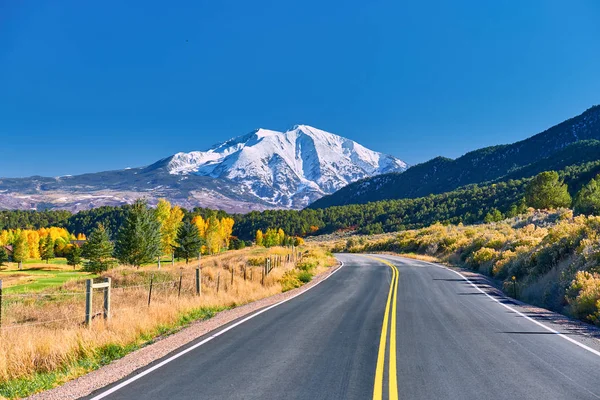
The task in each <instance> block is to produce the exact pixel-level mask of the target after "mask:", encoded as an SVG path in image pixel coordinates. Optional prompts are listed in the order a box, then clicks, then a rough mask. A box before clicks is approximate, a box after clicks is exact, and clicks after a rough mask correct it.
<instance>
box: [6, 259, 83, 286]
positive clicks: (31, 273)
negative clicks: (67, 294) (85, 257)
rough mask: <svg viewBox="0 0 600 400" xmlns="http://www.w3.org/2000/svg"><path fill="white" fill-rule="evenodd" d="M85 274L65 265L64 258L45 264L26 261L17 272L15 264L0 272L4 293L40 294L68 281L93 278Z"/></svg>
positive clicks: (39, 261) (37, 261)
mask: <svg viewBox="0 0 600 400" xmlns="http://www.w3.org/2000/svg"><path fill="white" fill-rule="evenodd" d="M94 277H95V275H91V274H89V273H87V272H82V271H80V270H79V269H76V270H74V269H73V267H71V266H68V265H67V261H66V260H65V259H64V258H55V259H53V260H51V261H50V263H48V264H46V262H45V261H41V260H28V261H26V262H24V263H23V269H22V270H19V268H18V265H17V264H16V263H9V265H8V266H5V267H4V269H3V270H2V271H0V279H2V283H3V287H4V292H5V293H23V292H40V291H44V290H46V289H49V288H53V287H57V286H61V285H62V284H64V283H66V282H68V281H70V280H83V279H89V278H94Z"/></svg>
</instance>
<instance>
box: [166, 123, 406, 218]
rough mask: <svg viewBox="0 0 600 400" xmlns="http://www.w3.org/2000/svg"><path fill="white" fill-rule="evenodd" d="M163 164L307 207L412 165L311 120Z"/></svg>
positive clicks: (255, 133)
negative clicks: (313, 124) (315, 125)
mask: <svg viewBox="0 0 600 400" xmlns="http://www.w3.org/2000/svg"><path fill="white" fill-rule="evenodd" d="M158 165H159V166H163V165H166V168H167V170H168V172H169V173H170V174H174V175H197V176H207V177H211V178H215V179H224V180H229V181H233V182H235V183H236V184H238V185H239V187H238V191H240V192H245V193H247V194H251V195H253V196H256V197H258V198H260V199H261V200H263V201H264V202H266V203H268V204H271V205H273V206H277V207H284V208H301V207H304V206H306V205H308V204H310V203H311V202H312V201H314V200H316V199H318V198H320V197H322V196H323V195H325V194H329V193H333V192H335V191H336V190H338V189H340V188H342V187H344V186H346V185H347V184H348V183H351V182H355V181H357V180H359V179H362V178H366V177H371V176H374V175H379V174H383V173H387V172H394V171H395V172H399V171H404V170H405V169H406V168H407V165H406V163H405V162H403V161H401V160H399V159H397V158H395V157H392V156H389V155H385V154H381V153H378V152H376V151H372V150H369V149H367V148H366V147H364V146H361V145H360V144H358V143H356V142H354V141H352V140H349V139H346V138H343V137H341V136H338V135H335V134H333V133H329V132H325V131H323V130H320V129H316V128H313V127H311V126H307V125H296V126H294V127H293V128H292V129H291V130H288V131H286V132H278V131H272V130H268V129H257V130H255V131H253V132H251V133H249V134H247V135H244V136H241V137H238V138H234V139H231V140H228V141H226V142H224V143H221V144H219V145H216V146H213V147H212V148H211V149H209V150H207V151H193V152H190V153H177V154H175V155H174V156H172V157H169V158H167V159H165V160H162V161H160V162H159V163H158Z"/></svg>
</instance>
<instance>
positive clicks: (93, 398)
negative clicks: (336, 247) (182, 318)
mask: <svg viewBox="0 0 600 400" xmlns="http://www.w3.org/2000/svg"><path fill="white" fill-rule="evenodd" d="M343 266H344V262H343V261H340V266H339V267H338V268H337V269H335V270H334V271H333V272H332V273H330V274H329V275H327V276H326V277H325V278H323V279H322V280H320V281H319V282H317V283H315V284H314V285H313V286H311V287H309V288H307V289H305V290H303V291H301V292H299V293H296V294H295V295H293V296H292V297H290V298H288V299H285V300H282V301H280V302H279V303H275V304H273V305H270V306H269V307H267V308H264V309H262V310H260V311H258V312H256V313H254V314H252V315H250V316H248V317H246V318H244V319H242V320H241V321H238V322H236V323H235V324H233V325H230V326H228V327H227V328H225V329H223V330H220V331H219V332H217V333H214V334H213V335H211V336H209V337H207V338H206V339H204V340H202V341H201V342H198V343H196V344H195V345H193V346H190V347H188V348H187V349H185V350H182V351H180V352H179V353H177V354H174V355H172V356H171V357H169V358H167V359H166V360H163V361H161V362H160V363H158V364H156V365H154V366H153V367H150V368H148V369H146V370H144V371H142V372H140V373H139V374H137V375H136V376H133V377H131V378H129V379H127V380H126V381H123V382H121V383H119V384H118V385H116V386H114V387H112V388H110V389H108V390H107V391H105V392H102V393H100V394H98V395H96V396H94V397H92V398H91V399H90V400H99V399H103V398H105V397H106V396H108V395H110V394H112V393H114V392H116V391H117V390H119V389H122V388H124V387H125V386H127V385H129V384H130V383H133V382H135V381H137V380H138V379H140V378H142V377H144V376H146V375H148V374H149V373H151V372H153V371H156V370H157V369H159V368H160V367H163V366H165V365H166V364H168V363H170V362H171V361H173V360H176V359H178V358H179V357H181V356H182V355H184V354H187V353H189V352H190V351H193V350H195V349H197V348H198V347H200V346H202V345H204V344H206V343H208V342H210V341H211V340H213V339H215V338H217V337H219V336H221V335H222V334H224V333H225V332H228V331H230V330H232V329H233V328H235V327H236V326H239V325H241V324H243V323H244V322H246V321H249V320H251V319H252V318H254V317H257V316H259V315H260V314H262V313H264V312H267V311H269V310H271V309H273V308H275V307H277V306H280V305H282V304H283V303H287V302H288V301H290V300H292V299H295V298H296V297H298V296H300V295H302V294H304V293H306V292H308V291H309V290H311V289H313V288H315V287H317V286H318V285H319V284H320V283H321V282H325V281H326V280H327V279H329V278H330V277H331V276H332V275H333V274H335V273H336V272H338V271H339V270H340V269H342V267H343Z"/></svg>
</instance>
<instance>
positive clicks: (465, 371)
mask: <svg viewBox="0 0 600 400" xmlns="http://www.w3.org/2000/svg"><path fill="white" fill-rule="evenodd" d="M338 258H339V259H340V260H341V261H343V263H344V266H343V268H341V269H339V270H338V271H337V272H336V273H335V274H333V275H332V276H331V277H330V278H329V279H327V280H325V281H323V282H322V283H321V284H319V285H317V286H315V287H314V288H312V289H311V290H309V291H307V292H306V293H304V294H302V295H300V296H298V297H296V298H294V299H292V300H290V301H288V302H285V303H283V304H281V305H279V306H277V307H274V308H272V309H270V310H268V311H266V312H264V313H261V314H260V315H257V316H256V317H254V318H251V319H249V320H247V321H245V322H243V323H242V324H240V325H239V326H236V327H234V328H233V329H230V330H229V331H227V332H225V333H223V334H222V335H220V336H218V337H217V338H215V339H214V340H210V341H208V342H206V343H204V344H202V345H201V346H199V347H197V348H195V349H193V350H192V351H189V352H187V353H185V354H183V355H181V356H179V357H178V358H176V359H174V360H172V361H170V362H168V363H166V364H165V365H163V366H161V367H160V368H157V369H155V370H153V371H152V372H150V373H147V374H146V375H143V376H141V377H140V375H136V374H139V373H140V372H143V371H138V372H137V373H136V374H134V375H132V376H130V377H128V378H125V379H124V380H123V381H121V382H117V383H116V384H114V385H111V386H109V387H107V388H104V389H102V390H99V391H98V392H96V393H94V394H92V395H91V396H89V397H88V398H89V399H100V398H105V399H112V400H115V399H132V398H144V399H168V398H171V399H310V400H316V399H397V398H400V399H477V400H482V399H510V400H515V399H543V400H552V399H599V398H600V353H598V352H596V353H594V349H593V348H589V347H587V348H586V346H585V345H583V346H578V345H576V344H575V343H573V342H572V341H570V340H573V341H576V342H577V343H579V342H580V338H578V337H577V335H558V334H556V333H553V332H551V331H549V330H547V329H545V328H544V327H543V326H540V325H538V324H536V323H534V322H533V321H532V320H530V319H528V318H527V317H526V316H525V315H523V314H520V313H518V312H515V311H513V310H512V309H510V308H507V307H506V306H504V305H502V304H501V303H500V302H498V301H496V300H494V299H493V298H491V297H489V296H487V295H485V294H484V293H482V292H481V291H479V290H478V289H477V288H476V287H474V286H473V285H472V284H471V283H469V282H467V281H466V280H464V279H463V278H462V277H461V276H459V275H458V274H456V273H454V272H452V271H450V270H447V269H444V268H440V267H437V266H434V265H431V264H429V263H424V262H421V261H416V260H410V259H403V258H399V257H392V256H380V255H378V256H373V257H370V256H364V255H348V254H342V255H339V256H338ZM396 277H397V279H396ZM509 307H510V305H509ZM384 322H385V329H383V327H384ZM225 328H226V327H223V328H221V329H225ZM209 335H210V334H209ZM568 338H570V339H568ZM204 339H206V337H202V338H199V339H198V340H197V342H195V343H196V344H197V343H200V342H202V341H203V340H204ZM581 340H582V341H583V339H581ZM195 343H192V344H190V346H193V345H194V344H195ZM588 344H589V343H588ZM178 351H179V350H178ZM174 354H177V352H176V353H174ZM394 371H396V373H394Z"/></svg>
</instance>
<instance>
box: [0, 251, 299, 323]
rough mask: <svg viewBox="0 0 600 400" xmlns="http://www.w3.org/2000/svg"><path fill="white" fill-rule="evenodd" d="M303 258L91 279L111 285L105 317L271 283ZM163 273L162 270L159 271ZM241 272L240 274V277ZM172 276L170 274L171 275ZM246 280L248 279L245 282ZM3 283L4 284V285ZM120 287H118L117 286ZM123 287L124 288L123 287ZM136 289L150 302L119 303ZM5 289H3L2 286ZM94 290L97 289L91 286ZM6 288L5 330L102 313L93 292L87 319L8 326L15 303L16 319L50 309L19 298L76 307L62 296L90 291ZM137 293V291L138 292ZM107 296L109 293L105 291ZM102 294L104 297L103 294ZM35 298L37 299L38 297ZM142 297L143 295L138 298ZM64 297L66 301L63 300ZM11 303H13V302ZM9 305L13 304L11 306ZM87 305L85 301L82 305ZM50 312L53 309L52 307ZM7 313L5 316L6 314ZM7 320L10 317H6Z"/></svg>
mask: <svg viewBox="0 0 600 400" xmlns="http://www.w3.org/2000/svg"><path fill="white" fill-rule="evenodd" d="M301 259H302V253H300V252H298V253H296V254H294V253H290V254H287V255H284V256H282V255H271V256H269V257H265V258H264V263H263V264H262V266H260V265H249V264H248V263H247V260H246V262H244V261H241V262H232V263H229V264H228V265H221V266H217V265H215V266H214V267H213V266H206V267H204V268H209V271H210V272H208V273H203V272H202V269H203V268H190V269H185V270H184V269H183V268H181V269H180V271H179V273H178V274H177V275H179V276H177V278H176V279H173V280H168V281H162V282H160V281H159V282H156V281H154V279H156V278H157V277H156V276H154V273H153V274H152V277H151V278H150V281H149V282H146V283H144V284H139V285H122V286H112V282H111V281H110V279H105V282H108V283H107V284H106V283H105V284H99V286H98V287H96V284H94V283H93V279H91V280H89V281H88V282H91V285H92V286H93V287H92V288H91V289H94V288H100V287H104V288H106V287H107V286H106V285H108V287H110V288H109V289H105V291H107V292H108V296H107V297H106V298H105V303H104V307H103V310H104V314H105V318H110V313H111V312H116V313H118V314H120V313H121V312H122V311H124V310H129V309H143V308H147V307H148V306H150V305H151V301H150V300H153V301H159V302H162V301H165V297H164V296H165V294H166V295H167V296H168V295H172V296H173V297H181V293H182V292H183V294H184V295H185V296H187V297H188V298H189V296H190V295H192V296H202V292H203V291H202V286H204V287H205V288H206V289H209V291H210V292H214V293H217V294H218V293H219V292H221V291H222V292H228V291H230V290H236V289H235V288H236V286H239V285H240V284H242V285H243V284H246V282H247V281H250V283H258V284H261V285H262V286H266V285H267V284H268V285H271V284H272V282H273V280H272V279H269V281H268V283H267V279H268V276H269V275H270V273H271V272H272V271H273V270H274V269H276V268H279V267H282V266H284V265H288V266H289V264H296V263H297V262H298V261H300V260H301ZM256 268H260V272H259V271H256V272H257V273H259V275H258V280H257V278H256V277H254V272H255V271H254V270H255V269H256ZM248 269H249V271H248ZM171 273H172V274H176V273H177V271H176V270H173V271H171ZM221 273H224V276H221ZM159 274H160V273H159ZM236 275H237V277H236ZM158 276H160V277H163V276H164V275H162V274H160V275H158ZM167 276H168V275H167ZM170 277H173V275H171V276H170ZM242 282H244V283H242ZM0 285H1V280H0ZM0 287H1V286H0ZM115 289H116V290H115ZM119 289H121V290H119ZM134 289H143V291H142V290H140V292H141V293H140V294H139V295H140V298H143V297H146V298H147V299H148V304H147V305H146V304H145V303H146V302H145V301H143V300H142V301H141V302H142V303H144V304H140V305H137V306H132V307H119V306H118V305H119V304H120V303H121V304H126V303H127V293H129V292H127V291H128V290H134ZM0 290H1V289H0ZM111 290H112V295H111V294H110V291H111ZM150 290H152V292H150ZM91 291H92V292H93V290H91ZM1 293H2V292H1V291H0V330H2V331H4V330H9V329H17V328H23V327H29V326H40V325H48V324H52V323H57V322H64V321H71V322H73V323H78V324H81V325H83V324H84V323H85V321H87V325H89V324H90V323H91V320H92V319H93V318H95V317H96V316H97V315H99V314H102V312H98V313H96V312H94V310H93V309H94V308H97V306H98V304H97V302H96V301H95V300H94V298H95V297H96V296H92V295H91V293H90V294H89V298H88V299H86V304H85V306H86V307H85V308H86V313H85V320H84V318H83V317H84V313H83V312H82V315H81V317H82V318H81V320H80V319H79V318H73V317H70V318H59V319H53V320H45V321H36V322H28V323H18V322H11V323H10V324H9V325H6V326H2V322H3V321H2V317H3V313H5V312H6V311H8V309H11V310H12V307H15V305H19V304H23V305H24V306H25V308H20V309H17V310H18V311H17V315H19V316H20V317H16V316H15V317H16V318H15V319H17V320H18V319H21V320H23V315H27V311H29V312H30V313H32V315H35V316H37V315H38V314H43V313H45V312H46V310H43V309H42V312H41V313H39V311H40V310H39V309H38V310H36V309H35V308H33V307H36V306H35V302H33V303H31V302H26V301H24V302H23V303H20V302H15V300H16V299H23V300H26V299H30V298H31V299H35V300H38V299H40V300H42V301H43V300H47V301H48V302H49V303H48V306H49V307H51V306H50V305H49V304H50V302H56V303H59V304H58V305H57V306H55V307H63V306H64V307H76V304H75V303H72V302H71V303H69V302H70V300H69V299H66V298H65V299H64V300H63V299H61V297H67V296H72V297H78V296H86V295H87V293H86V291H81V292H62V291H60V290H58V291H55V292H45V293H43V292H40V293H4V295H3V296H2V294H1ZM136 295H137V294H136ZM105 296H106V294H105ZM111 297H113V299H112V301H111ZM153 297H154V298H153ZM2 298H4V300H13V301H10V302H7V303H4V304H2ZM99 298H100V297H99ZM35 300H34V301H35ZM138 300H139V299H138ZM61 301H62V302H63V303H62V304H61ZM133 301H135V302H137V300H135V299H133ZM110 303H116V304H114V305H116V306H117V307H115V308H114V309H111V305H110ZM9 305H10V306H9ZM94 305H96V307H94ZM7 306H9V307H7ZM27 307H31V309H29V308H27ZM82 308H83V305H82ZM48 310H53V309H52V308H49V309H48ZM58 310H61V311H60V312H61V313H62V311H64V310H62V309H61V308H58ZM48 312H49V311H48ZM4 317H5V316H4ZM4 322H6V318H5V321H4Z"/></svg>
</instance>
